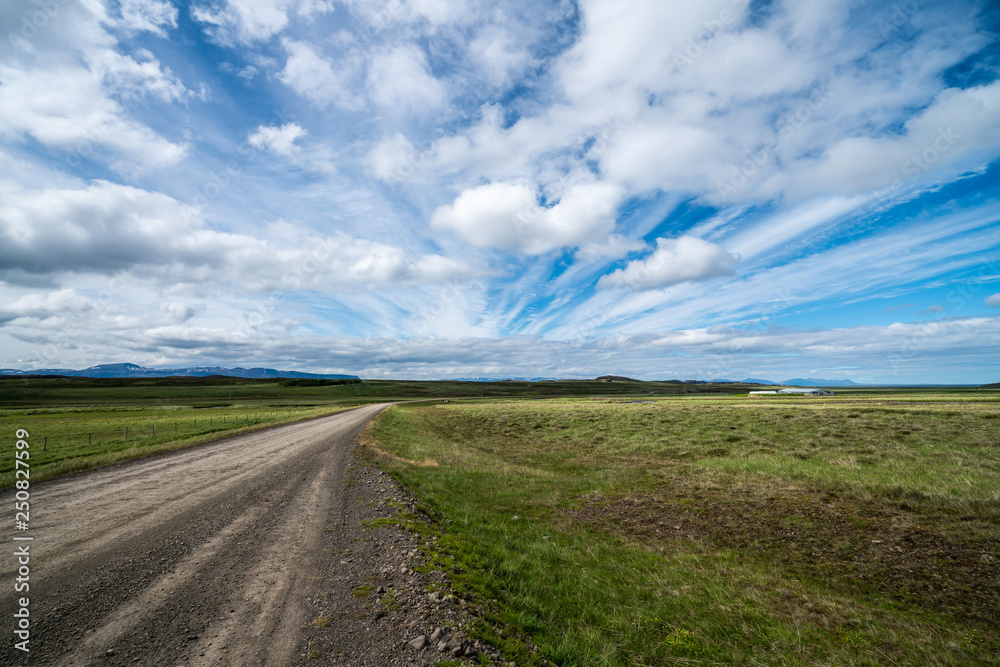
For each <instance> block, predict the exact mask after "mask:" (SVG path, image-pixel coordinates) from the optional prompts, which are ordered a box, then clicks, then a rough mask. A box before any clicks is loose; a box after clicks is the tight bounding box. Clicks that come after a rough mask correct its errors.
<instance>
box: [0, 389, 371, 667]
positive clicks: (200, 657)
mask: <svg viewBox="0 0 1000 667" xmlns="http://www.w3.org/2000/svg"><path fill="white" fill-rule="evenodd" d="M384 407H385V406H384V405H371V406H365V407H362V408H357V409H354V410H351V411H348V412H343V413H339V414H335V415H332V416H329V417H322V418H319V419H314V420H310V421H305V422H299V423H295V424H288V425H285V426H279V427H275V428H272V429H268V430H265V431H258V432H255V433H249V434H245V435H240V436H235V437H232V438H227V439H225V440H220V441H217V442H214V443H208V444H206V445H200V446H197V447H193V448H190V449H184V450H179V451H176V452H171V453H168V454H164V455H161V456H156V457H153V458H149V459H140V460H136V461H130V462H127V463H122V464H117V465H114V466H110V467H107V468H100V469H96V470H93V471H89V472H86V473H81V474H77V475H71V476H68V477H64V478H60V479H56V480H52V481H49V482H43V483H39V484H34V485H32V488H31V527H30V530H29V531H28V534H29V535H30V536H31V537H33V538H34V539H33V540H32V541H31V542H16V543H15V542H11V541H8V547H7V548H6V549H4V550H3V551H4V552H6V553H7V555H6V556H0V573H2V574H0V581H2V582H3V587H2V589H0V610H2V613H3V615H4V617H5V618H6V619H7V623H6V624H5V625H6V627H7V633H6V637H7V639H6V642H5V643H6V646H4V647H3V648H2V649H0V664H3V665H28V664H30V665H73V666H74V667H75V666H78V665H98V664H99V665H109V664H112V665H113V664H129V665H132V664H144V665H179V664H184V665H268V666H271V665H274V666H281V665H289V664H292V662H293V656H292V652H293V650H294V648H295V644H296V641H297V639H298V632H299V630H300V629H301V628H302V627H303V625H304V623H305V622H306V620H307V619H305V618H303V615H302V612H301V610H300V609H299V607H298V606H297V605H296V604H293V602H294V600H296V599H298V598H299V597H301V596H302V594H303V592H304V591H305V590H306V588H307V586H308V585H309V583H310V582H309V578H310V576H311V573H312V572H313V571H314V565H315V563H314V559H315V557H316V556H315V554H316V548H315V547H316V545H317V544H318V542H319V541H320V539H321V536H322V533H323V531H324V529H326V530H329V526H330V525H331V524H332V523H336V522H338V521H340V520H342V519H341V518H340V517H343V516H344V511H345V510H344V507H345V502H346V501H345V491H344V485H343V483H342V482H343V474H344V465H345V461H346V460H347V457H348V455H349V452H350V450H351V447H352V444H353V442H354V439H355V438H356V436H357V434H358V433H359V432H360V431H361V429H362V428H363V427H364V426H365V424H367V423H368V421H369V420H370V419H371V418H372V417H373V416H375V415H376V414H377V413H378V412H379V411H380V410H382V409H383V408H384ZM13 496H14V492H13V490H8V491H4V492H3V493H0V497H2V499H3V503H2V504H3V506H4V507H8V508H10V512H11V520H13V507H14V497H13ZM325 527H326V528H325ZM12 532H13V531H11V532H8V535H10V534H11V533H12ZM23 534H24V533H21V535H23ZM8 539H9V538H8ZM23 544H30V570H31V572H30V592H28V593H16V592H15V591H14V581H15V578H16V577H17V573H16V570H17V567H18V562H17V558H16V557H15V556H14V552H15V548H16V547H18V546H21V545H23ZM22 596H27V597H28V598H29V599H30V604H29V610H30V613H31V616H30V622H31V625H30V632H31V642H30V645H29V646H30V649H31V652H30V654H28V655H25V654H23V653H22V652H21V651H18V650H16V649H14V648H13V644H14V642H15V641H16V639H12V638H13V637H14V634H13V630H14V629H15V628H14V621H15V619H13V617H12V614H13V613H14V612H15V611H16V610H17V608H18V606H17V604H16V603H17V599H18V598H20V597H22ZM137 656H141V657H137Z"/></svg>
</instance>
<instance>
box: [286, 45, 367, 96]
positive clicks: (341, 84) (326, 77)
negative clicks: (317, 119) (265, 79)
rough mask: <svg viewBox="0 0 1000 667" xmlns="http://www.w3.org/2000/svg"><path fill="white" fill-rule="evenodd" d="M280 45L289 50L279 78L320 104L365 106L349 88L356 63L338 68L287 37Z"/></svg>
mask: <svg viewBox="0 0 1000 667" xmlns="http://www.w3.org/2000/svg"><path fill="white" fill-rule="evenodd" d="M281 44H282V46H284V48H285V51H286V52H287V53H288V60H287V61H286V62H285V68H284V69H283V70H282V72H281V74H280V75H279V77H278V78H279V79H280V80H281V82H282V83H284V84H285V85H286V86H288V87H289V88H291V89H292V90H294V91H295V92H297V93H299V94H300V95H302V96H304V97H306V98H308V99H310V100H312V101H313V102H314V103H315V104H316V105H317V106H320V107H325V106H328V105H331V104H334V105H336V106H338V107H340V108H342V109H359V108H361V107H362V106H363V102H362V100H361V99H360V98H359V97H358V96H357V95H355V94H354V93H353V92H352V91H351V89H350V80H351V77H352V76H353V69H354V67H355V63H353V62H351V61H350V60H348V61H347V62H346V63H345V65H344V66H343V67H341V68H339V69H338V68H335V67H334V63H333V61H332V60H330V59H329V58H326V57H324V56H323V55H322V54H320V53H318V52H317V51H316V50H315V49H314V48H313V47H312V46H310V45H309V44H307V43H305V42H297V41H294V40H291V39H284V40H282V42H281Z"/></svg>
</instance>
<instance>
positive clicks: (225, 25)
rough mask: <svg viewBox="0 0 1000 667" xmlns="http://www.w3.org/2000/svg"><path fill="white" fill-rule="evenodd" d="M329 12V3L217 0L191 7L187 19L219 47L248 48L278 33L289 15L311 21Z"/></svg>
mask: <svg viewBox="0 0 1000 667" xmlns="http://www.w3.org/2000/svg"><path fill="white" fill-rule="evenodd" d="M333 8H334V5H333V3H332V2H330V1H329V0H221V1H218V2H215V3H214V4H211V5H201V6H196V7H194V8H193V9H192V10H191V16H192V17H193V18H194V19H195V20H196V21H199V22H201V23H203V24H205V26H206V31H207V32H208V34H209V35H211V36H212V37H213V38H214V39H216V40H217V41H219V42H221V43H223V44H229V45H231V44H235V43H243V44H250V43H253V42H256V41H261V40H266V39H269V38H271V37H272V36H274V35H276V34H278V33H280V32H282V31H283V30H284V29H285V28H286V27H287V26H288V23H289V20H290V16H291V15H292V14H295V15H297V16H299V17H301V18H303V19H306V20H312V19H313V18H314V17H316V16H317V15H320V14H326V13H328V12H332V11H333Z"/></svg>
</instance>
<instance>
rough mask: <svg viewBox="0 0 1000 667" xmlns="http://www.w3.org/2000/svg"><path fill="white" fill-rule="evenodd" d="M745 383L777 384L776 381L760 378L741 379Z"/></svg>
mask: <svg viewBox="0 0 1000 667" xmlns="http://www.w3.org/2000/svg"><path fill="white" fill-rule="evenodd" d="M743 382H745V383H747V384H778V383H777V382H771V381H770V380H761V379H760V378H747V379H746V380H743Z"/></svg>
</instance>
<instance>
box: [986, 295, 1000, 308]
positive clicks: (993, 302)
mask: <svg viewBox="0 0 1000 667" xmlns="http://www.w3.org/2000/svg"><path fill="white" fill-rule="evenodd" d="M983 303H985V304H986V305H987V306H1000V292H997V293H996V294H991V295H990V296H988V297H986V298H985V299H984V300H983Z"/></svg>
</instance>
